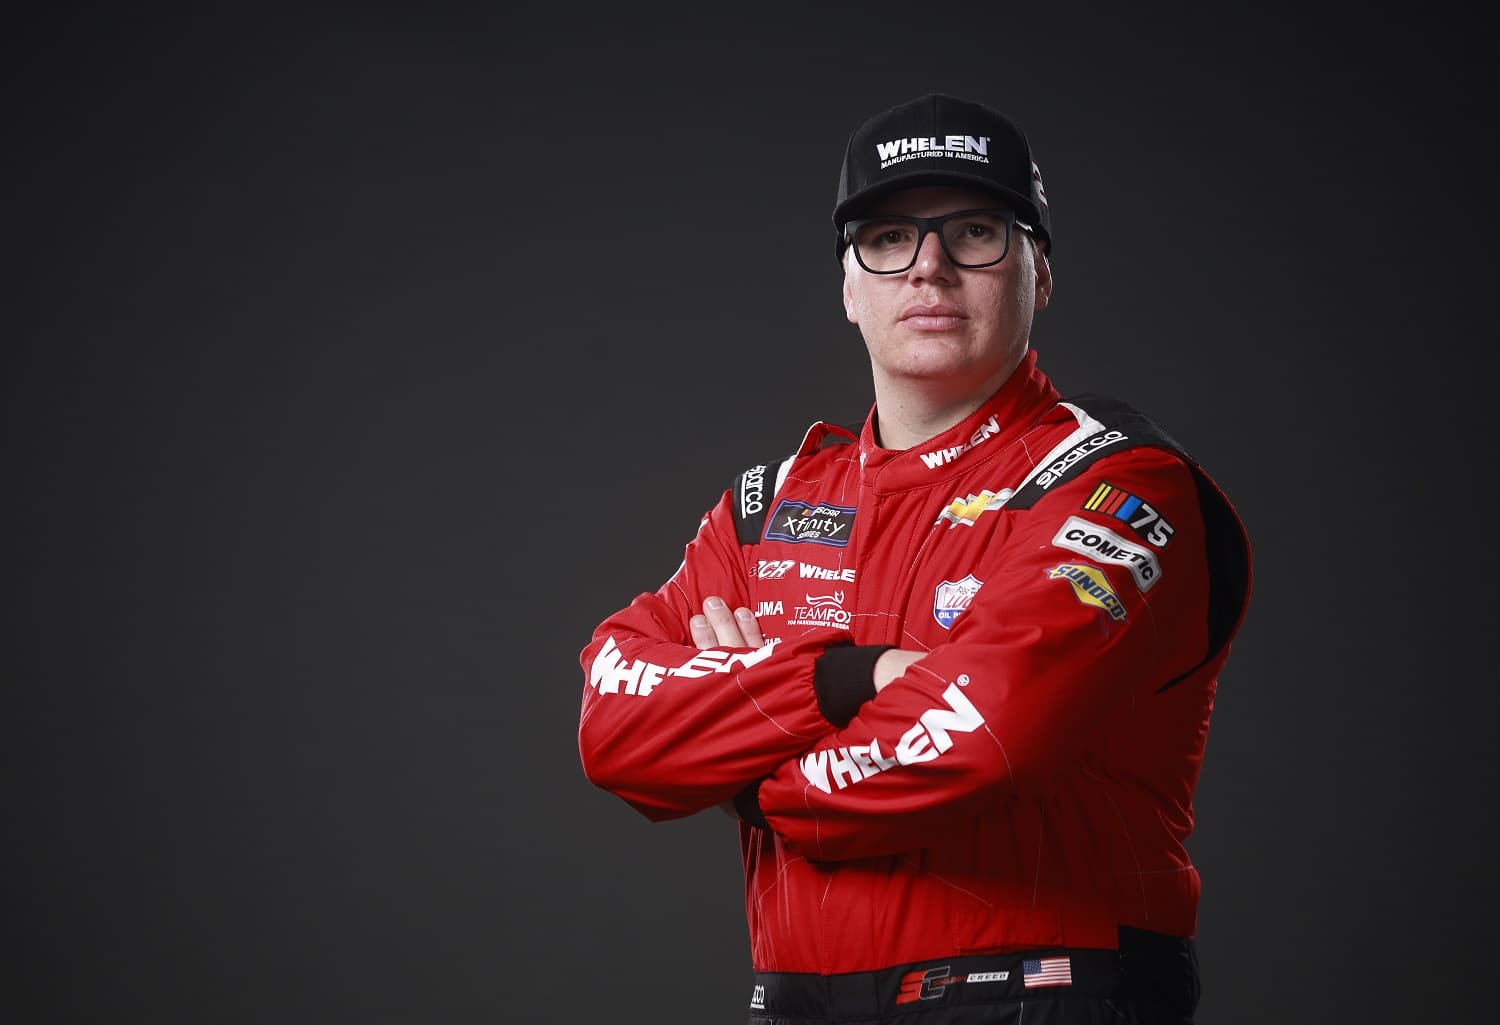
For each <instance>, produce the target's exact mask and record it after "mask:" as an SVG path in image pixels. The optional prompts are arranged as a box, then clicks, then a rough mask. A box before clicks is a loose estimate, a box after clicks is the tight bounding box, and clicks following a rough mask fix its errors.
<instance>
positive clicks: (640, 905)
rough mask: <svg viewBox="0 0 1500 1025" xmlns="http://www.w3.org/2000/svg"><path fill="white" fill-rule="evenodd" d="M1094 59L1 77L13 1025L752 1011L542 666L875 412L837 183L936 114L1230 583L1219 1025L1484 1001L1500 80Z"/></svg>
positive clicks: (963, 19) (681, 52) (788, 34)
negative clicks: (1013, 210)
mask: <svg viewBox="0 0 1500 1025" xmlns="http://www.w3.org/2000/svg"><path fill="white" fill-rule="evenodd" d="M126 6H127V7H129V5H126ZM1036 6H1045V7H1047V8H1048V10H1047V12H1046V13H1040V12H1038V11H1037V10H1035V9H1032V8H1033V7H1036ZM1113 10H1114V13H1111V14H1109V15H1107V16H1104V17H1101V16H1099V14H1098V12H1090V11H1088V10H1087V9H1084V8H1077V9H1065V8H1058V7H1053V6H1051V5H1028V7H1027V8H1021V7H1020V6H1019V5H1010V4H987V5H983V6H982V7H975V8H969V9H965V8H960V7H952V6H951V5H944V6H943V7H942V8H941V9H938V8H935V7H932V6H930V5H929V6H927V7H923V6H920V5H905V6H903V5H894V4H860V5H840V6H839V7H837V8H832V7H829V8H826V9H825V8H814V9H812V10H811V11H801V12H796V13H794V12H792V11H790V10H786V11H782V10H772V9H763V8H757V9H749V8H745V9H736V10H734V11H728V10H720V11H713V12H711V13H705V12H703V11H702V10H699V9H697V8H695V7H692V6H688V5H683V6H681V7H678V8H675V9H673V8H657V9H648V8H644V7H626V8H623V9H621V10H619V11H618V12H616V13H612V14H601V13H600V12H597V11H591V10H587V9H582V8H576V7H573V6H571V5H539V7H538V8H537V9H535V10H531V11H526V12H523V13H520V14H506V13H500V12H498V11H491V12H489V13H484V14H468V13H464V14H460V13H453V12H449V13H442V12H440V11H438V10H437V9H436V8H429V9H428V10H427V11H426V12H425V13H415V12H407V13H392V12H383V13H382V12H372V11H371V10H364V11H361V12H359V13H353V12H350V13H346V14H343V15H333V14H327V13H319V14H313V13H308V12H307V11H303V12H301V13H299V14H296V15H288V16H285V17H280V16H270V15H257V16H254V17H220V16H215V17H200V18H197V19H195V20H194V19H188V20H183V19H182V18H181V17H173V18H167V17H164V16H157V15H153V14H149V13H142V11H141V10H140V9H139V8H134V7H130V8H129V10H128V12H127V13H109V14H101V13H87V12H84V11H79V10H76V9H75V10H74V12H73V13H70V14H66V15H64V14H58V15H54V16H51V17H50V19H49V20H46V21H42V20H37V19H35V18H34V19H33V20H32V21H30V22H27V23H24V24H21V25H16V26H13V28H12V31H10V32H8V33H7V35H8V39H7V42H6V44H5V45H6V47H7V49H8V50H9V51H11V52H10V55H9V57H8V58H7V60H6V62H5V72H4V74H5V82H6V95H7V97H8V98H9V100H10V102H9V103H8V104H7V115H8V116H7V118H6V121H7V123H8V125H9V126H10V131H9V132H8V133H7V136H8V138H7V143H6V152H7V156H8V159H7V160H6V165H7V169H8V171H9V176H10V177H11V178H12V185H11V190H10V195H9V196H8V199H9V200H10V202H9V203H8V204H7V205H8V206H9V207H10V209H11V212H10V214H8V216H7V231H6V235H7V239H8V241H9V242H10V245H9V246H7V249H8V250H9V252H8V254H7V255H8V257H9V260H8V262H9V263H10V265H11V266H10V274H9V275H8V277H9V281H8V282H7V285H8V287H7V292H8V293H12V294H13V298H12V299H11V300H10V301H9V302H7V304H6V305H7V311H6V312H7V317H6V319H7V321H8V322H9V323H10V324H11V327H10V328H9V329H8V330H7V331H6V336H7V337H6V343H7V344H6V346H5V357H4V358H5V372H4V388H5V394H4V416H5V445H6V459H5V467H6V470H7V472H6V480H7V484H6V486H5V489H4V490H5V507H6V520H7V525H8V531H7V540H8V541H9V544H8V546H7V557H6V562H5V576H6V579H7V583H8V584H9V585H10V586H9V587H8V590H9V591H10V593H11V597H12V610H11V614H10V615H9V616H8V617H7V621H6V630H5V638H4V652H5V665H6V669H5V683H6V692H5V693H6V697H7V705H8V708H7V711H6V712H5V714H4V722H5V725H6V727H7V730H6V733H7V739H6V741H5V744H4V765H5V776H4V778H5V782H6V784H7V790H8V792H9V795H8V797H7V800H6V815H5V826H4V834H3V835H4V846H5V848H6V851H7V854H8V855H9V857H8V859H7V860H12V861H13V862H14V865H13V867H12V868H11V869H10V870H8V871H7V873H6V885H5V896H4V906H3V909H0V910H3V919H4V921H5V925H6V927H7V931H8V932H10V933H11V934H12V936H11V939H12V941H13V943H12V946H13V947H14V949H15V950H16V951H17V953H15V954H13V955H12V956H11V957H9V958H8V959H7V964H6V971H5V976H6V978H5V983H4V986H3V991H0V992H3V995H0V1017H3V1018H4V1019H5V1020H7V1021H27V1022H84V1021H97V1022H123V1021H139V1022H151V1023H154V1025H168V1023H179V1022H180V1023H192V1025H199V1023H202V1022H217V1023H225V1025H229V1023H241V1022H320V1023H321V1022H350V1023H356V1022H357V1023H361V1025H370V1023H380V1022H392V1023H396V1022H401V1023H405V1022H432V1023H439V1022H443V1023H446V1022H456V1023H467V1022H483V1021H527V1020H551V1021H561V1022H586V1021H605V1020H608V1021H638V1022H647V1021H650V1022H681V1023H700V1022H733V1021H739V1020H743V1015H744V1013H745V1004H746V998H747V994H748V981H749V968H748V964H747V942H746V938H745V926H744V922H743V915H742V908H741V900H740V894H739V864H738V857H737V851H736V847H735V842H734V840H733V833H732V827H731V825H730V824H729V822H728V821H727V820H726V819H723V818H722V817H720V816H718V815H717V813H713V814H708V815H703V816H699V817H696V818H693V819H689V820H686V821H682V822H677V823H671V824H665V825H650V824H648V823H646V822H645V821H644V820H642V819H639V818H638V817H637V816H636V815H635V814H634V813H633V812H631V811H630V810H629V809H628V808H626V807H625V806H624V805H623V804H621V803H620V802H618V801H616V800H615V799H614V798H612V797H610V796H608V795H606V794H604V793H602V792H598V791H595V790H593V789H592V788H591V787H590V786H589V785H588V783H587V782H586V781H585V780H584V778H583V776H582V773H581V771H580V769H579V767H578V761H577V752H576V746H575V736H574V734H575V727H576V712H577V704H578V699H579V694H580V687H581V673H580V672H579V669H578V666H577V655H578V651H579V649H580V648H581V647H582V645H583V644H584V643H585V641H586V640H587V638H588V635H589V633H590V631H591V629H592V627H593V625H594V624H595V623H596V622H597V621H598V620H599V619H601V618H602V617H603V616H604V615H605V614H606V613H608V612H609V611H612V610H613V609H615V608H616V607H618V606H620V605H623V604H625V603H626V602H627V601H628V600H629V599H630V598H631V597H632V596H633V595H634V594H635V593H636V592H637V591H639V590H645V589H650V588H653V587H655V585H656V584H657V583H658V582H659V581H660V580H661V579H662V578H664V577H665V576H666V575H667V574H669V573H670V572H671V571H672V569H673V568H674V567H675V566H676V564H677V560H678V558H679V555H680V550H681V545H682V544H683V542H685V541H686V540H687V538H688V537H689V536H690V535H691V534H692V532H693V530H694V529H695V527H696V524H697V519H698V516H699V514H700V512H701V511H702V509H704V508H706V507H707V506H708V505H709V504H711V503H712V501H713V500H714V498H715V497H716V495H717V493H718V491H719V490H720V489H721V488H722V487H723V486H724V485H725V484H727V482H728V480H729V478H730V477H731V476H732V475H733V474H734V473H735V472H737V471H738V470H739V469H741V468H742V467H744V466H746V465H749V464H750V463H752V462H755V461H758V460H760V459H764V458H766V457H768V456H772V455H776V454H778V453H783V452H785V451H786V450H788V448H789V447H790V446H792V445H794V444H795V442H796V441H797V439H798V438H800V436H801V432H802V430H803V428H804V427H805V426H806V424H807V423H808V422H810V421H811V420H814V419H817V418H821V417H827V418H830V419H845V420H847V419H855V418H859V417H860V416H862V415H863V413H864V411H865V409H866V408H867V406H868V403H869V401H870V392H869V383H868V376H867V375H868V370H867V366H866V364H865V361H864V358H863V352H862V349H861V345H860V342H859V339H858V335H857V334H856V333H855V331H854V330H853V329H852V328H850V327H849V326H848V325H847V324H845V323H844V322H843V319H842V311H841V308H840V305H839V302H838V286H839V277H838V272H837V268H836V266H835V264H834V261H833V257H832V246H831V241H832V235H831V229H830V227H829V225H828V222H827V217H828V211H829V209H830V207H831V205H832V199H833V191H834V185H835V180H836V173H837V163H838V158H839V155H840V153H841V151H842V147H843V143H844V139H845V137H846V136H847V134H848V132H849V131H850V130H851V129H852V128H853V127H854V126H855V125H856V124H857V123H858V122H859V121H860V120H861V119H862V118H863V117H865V116H866V115H868V114H870V113H873V112H874V111H875V110H878V109H880V108H882V107H885V106H888V105H890V104H893V103H896V102H899V101H901V100H904V99H907V98H909V97H910V96H912V95H916V94H918V93H921V92H925V91H928V90H932V89H941V90H947V91H953V92H958V93H960V94H964V95H969V96H972V97H974V98H977V99H982V100H986V101H988V102H991V103H993V104H995V105H997V106H999V107H1001V108H1002V109H1004V110H1006V111H1008V112H1010V113H1011V114H1013V115H1014V116H1015V117H1016V118H1017V119H1018V120H1019V121H1020V122H1021V123H1022V124H1023V125H1024V126H1025V127H1026V129H1027V131H1028V132H1029V134H1030V136H1031V138H1032V142H1033V145H1034V147H1035V150H1036V153H1037V156H1038V159H1039V161H1040V163H1041V166H1042V169H1043V171H1044V173H1045V175H1046V182H1047V187H1048V194H1049V197H1050V198H1051V201H1052V207H1053V211H1054V217H1055V223H1054V228H1055V234H1056V251H1055V259H1054V263H1053V266H1054V272H1055V275H1056V293H1055V298H1054V306H1053V307H1052V309H1050V310H1048V311H1047V312H1046V313H1044V314H1043V315H1042V317H1041V318H1040V320H1039V322H1038V324H1037V327H1036V330H1035V333H1034V339H1033V340H1034V343H1035V345H1036V347H1037V348H1038V349H1039V350H1040V352H1041V359H1042V364H1043V366H1044V367H1045V368H1046V369H1047V370H1048V371H1049V372H1050V373H1051V374H1052V375H1053V377H1054V379H1055V380H1056V381H1057V382H1058V383H1059V386H1060V387H1062V388H1063V390H1064V391H1065V392H1071V391H1085V390H1106V391H1109V392H1112V393H1115V394H1118V395H1121V396H1124V397H1127V398H1129V399H1131V400H1132V401H1134V402H1135V403H1136V404H1137V405H1139V406H1141V407H1143V408H1145V409H1147V410H1149V411H1151V412H1152V413H1153V414H1154V415H1156V416H1157V418H1158V419H1160V420H1162V421H1163V422H1164V423H1166V424H1167V425H1168V426H1169V428H1170V429H1171V430H1172V431H1173V432H1174V433H1175V434H1176V435H1177V436H1178V437H1179V439H1180V440H1182V441H1183V442H1184V443H1185V444H1186V445H1187V446H1188V447H1189V448H1190V449H1191V450H1192V451H1193V452H1194V453H1195V454H1196V455H1197V456H1198V457H1199V458H1200V459H1201V460H1202V461H1204V462H1205V463H1206V464H1207V465H1208V466H1209V467H1210V468H1211V469H1212V470H1213V471H1214V472H1215V474H1216V475H1217V476H1218V478H1219V479H1220V481H1221V482H1222V484H1223V485H1224V486H1225V487H1226V488H1227V490H1228V491H1229V493H1230V494H1231V495H1232V496H1233V497H1234V499H1235V500H1236V502H1237V504H1238V506H1239V508H1240V510H1241V512H1242V514H1243V516H1244V519H1245V521H1246V522H1247V524H1248V525H1249V528H1250V531H1251V534H1252V538H1253V540H1254V543H1255V550H1256V556H1257V563H1256V567H1257V573H1258V575H1257V587H1256V593H1255V598H1254V603H1253V606H1252V608H1251V612H1250V616H1249V619H1248V621H1247V623H1246V625H1245V628H1244V630H1243V632H1242V634H1241V639H1240V641H1239V644H1238V646H1237V648H1236V650H1235V653H1234V656H1233V658H1232V659H1231V661H1230V664H1229V667H1228V670H1227V671H1226V672H1225V674H1224V677H1223V680H1222V685H1221V689H1220V700H1219V706H1218V709H1217V712H1216V716H1215V721H1214V728H1213V735H1212V737H1211V740H1210V745H1209V752H1208V762H1207V766H1206V769H1205V772H1204V776H1203V780H1202V786H1201V788H1200V791H1199V802H1198V806H1199V830H1198V832H1197V834H1196V835H1195V837H1194V839H1193V841H1192V845H1191V850H1192V852H1193V854H1194V856H1195V858H1196V860H1197V861H1198V863H1199V865H1200V867H1201V869H1202V871H1203V874H1204V878H1205V891H1204V898H1203V904H1202V914H1201V928H1200V941H1201V952H1202V960H1203V969H1204V976H1205V985H1206V994H1205V997H1204V1001H1203V1005H1202V1015H1201V1020H1202V1021H1203V1022H1206V1023H1228V1022H1265V1021H1278V1022H1293V1021H1307V1022H1313V1021H1320V1022H1321V1021H1332V1020H1361V1021H1392V1022H1395V1021H1407V1020H1434V1019H1435V1018H1436V1017H1439V1016H1441V1015H1440V1014H1439V1012H1438V1011H1437V1009H1439V1008H1445V1009H1447V1013H1449V1014H1456V1013H1457V1012H1458V1010H1459V1009H1460V1008H1463V1007H1467V1006H1468V1005H1469V1004H1471V1003H1472V1002H1474V1001H1476V1000H1477V999H1478V997H1479V995H1480V993H1481V992H1483V991H1485V989H1486V988H1487V987H1486V985H1485V984H1486V981H1487V980H1488V978H1489V977H1490V976H1491V975H1492V973H1493V967H1492V962H1493V955H1494V954H1495V952H1496V951H1495V944H1494V941H1493V939H1492V936H1493V927H1492V925H1491V923H1490V921H1489V919H1490V918H1491V917H1492V916H1493V915H1494V914H1495V897H1496V884H1495V873H1494V870H1493V869H1492V867H1491V848H1489V847H1488V846H1487V845H1486V843H1485V842H1484V839H1483V838H1484V836H1485V835H1486V832H1487V826H1488V824H1489V821H1490V820H1491V819H1492V818H1493V815H1494V811H1493V808H1494V804H1493V802H1494V797H1493V793H1494V787H1493V783H1494V779H1495V774H1494V770H1493V769H1492V768H1491V758H1492V754H1491V750H1492V747H1493V745H1492V743H1491V741H1490V738H1491V736H1492V732H1493V724H1494V721H1495V711H1496V700H1495V697H1494V683H1495V681H1494V675H1495V674H1494V670H1493V668H1492V666H1491V664H1490V660H1489V659H1488V658H1484V659H1482V658H1481V657H1480V653H1479V651H1478V645H1477V637H1478V635H1480V634H1481V632H1484V631H1493V629H1494V627H1493V622H1494V617H1495V611H1496V608H1495V596H1494V590H1493V588H1492V587H1491V586H1489V583H1488V581H1489V574H1490V573H1491V572H1492V570H1493V565H1494V564H1493V559H1492V558H1491V557H1490V546H1491V545H1492V544H1493V541H1492V540H1491V539H1490V538H1489V535H1490V533H1492V532H1491V531H1489V530H1487V529H1486V528H1485V524H1487V523H1488V522H1489V520H1490V518H1491V517H1492V516H1493V512H1492V510H1491V507H1490V506H1489V505H1488V504H1487V500H1486V499H1484V498H1483V497H1482V495H1483V492H1482V491H1481V488H1482V487H1483V486H1484V483H1485V478H1487V477H1488V476H1489V474H1488V473H1487V468H1488V466H1490V465H1492V463H1493V456H1492V455H1491V454H1490V453H1489V442H1488V438H1487V434H1486V433H1485V432H1484V431H1483V429H1482V423H1483V420H1482V418H1483V417H1484V414H1485V412H1487V411H1486V410H1485V408H1484V406H1485V402H1486V400H1487V397H1488V394H1489V393H1490V392H1491V391H1492V384H1491V380H1492V379H1491V377H1490V366H1491V361H1490V360H1489V359H1488V356H1487V354H1486V356H1484V357H1483V358H1481V357H1480V356H1479V355H1477V354H1475V350H1476V349H1482V348H1487V347H1488V345H1489V344H1490V342H1491V341H1492V340H1493V338H1494V331H1493V328H1492V327H1491V326H1490V324H1489V322H1488V321H1487V320H1486V321H1481V320H1480V319H1479V299H1478V298H1477V297H1478V296H1479V295H1480V294H1481V293H1482V291H1484V290H1487V289H1489V288H1490V286H1491V281H1492V278H1493V273H1492V272H1493V270H1494V261H1493V259H1492V257H1491V256H1490V243H1489V237H1488V236H1489V235H1490V233H1491V224H1492V218H1491V216H1490V210H1489V208H1488V205H1487V203H1485V202H1481V200H1480V189H1481V187H1485V188H1488V184H1489V183H1488V178H1489V176H1490V174H1491V173H1492V171H1493V166H1494V165H1493V163H1492V162H1491V161H1490V160H1489V158H1488V156H1487V154H1488V153H1489V151H1490V149H1491V147H1490V144H1489V143H1488V141H1487V136H1488V135H1489V134H1490V132H1491V130H1492V127H1493V116H1492V110H1493V106H1492V100H1493V97H1492V96H1491V95H1490V87H1489V83H1490V81H1491V73H1490V72H1489V71H1488V70H1485V69H1487V68H1488V67H1489V61H1488V58H1486V59H1485V60H1483V61H1481V60H1480V59H1479V58H1478V56H1477V55H1475V54H1473V53H1471V52H1469V51H1470V50H1471V49H1472V48H1471V46H1470V44H1469V42H1468V41H1469V40H1470V39H1473V38H1476V30H1475V29H1474V28H1473V26H1466V25H1463V24H1460V23H1455V22H1453V21H1451V20H1448V19H1447V18H1446V16H1442V15H1441V14H1440V12H1437V11H1436V9H1427V8H1424V10H1423V12H1422V18H1421V21H1420V23H1417V22H1416V20H1413V21H1412V22H1410V23H1383V22H1377V21H1374V20H1370V19H1367V18H1357V19H1352V20H1342V19H1337V18H1335V17H1333V16H1325V15H1320V14H1317V13H1316V12H1315V11H1314V10H1312V7H1311V5H1307V6H1306V7H1305V8H1289V9H1287V10H1284V11H1280V12H1274V13H1272V12H1268V11H1267V10H1265V9H1258V10H1257V11H1255V12H1251V11H1238V12H1234V13H1230V14H1225V13H1222V12H1215V13H1212V14H1207V13H1192V12H1191V11H1189V10H1187V9H1183V10H1179V11H1177V12H1175V13H1172V14H1166V13H1147V12H1139V11H1135V10H1133V9H1130V8H1128V7H1126V6H1123V5H1115V6H1114V8H1113Z"/></svg>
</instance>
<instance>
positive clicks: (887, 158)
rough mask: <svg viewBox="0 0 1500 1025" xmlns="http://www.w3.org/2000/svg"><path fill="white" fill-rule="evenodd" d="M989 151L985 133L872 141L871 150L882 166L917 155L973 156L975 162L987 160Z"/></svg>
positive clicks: (916, 156) (984, 162) (911, 158)
mask: <svg viewBox="0 0 1500 1025" xmlns="http://www.w3.org/2000/svg"><path fill="white" fill-rule="evenodd" d="M989 152H990V137H989V136H988V135H979V136H974V135H947V136H942V137H941V138H939V137H938V136H936V135H931V136H928V137H927V138H925V139H923V138H915V139H892V140H890V141H889V142H877V143H876V144H875V153H876V155H877V156H878V157H880V167H881V169H882V170H884V169H885V168H887V167H890V166H892V165H894V164H900V163H903V162H905V161H907V160H915V159H917V158H919V157H955V158H957V159H959V160H973V161H975V162H976V163H980V164H988V163H989V162H990V158H989Z"/></svg>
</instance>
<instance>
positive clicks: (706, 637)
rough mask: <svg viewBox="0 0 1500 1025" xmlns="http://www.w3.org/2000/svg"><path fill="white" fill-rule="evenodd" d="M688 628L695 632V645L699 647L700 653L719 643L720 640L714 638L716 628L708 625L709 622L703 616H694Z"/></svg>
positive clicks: (689, 621)
mask: <svg viewBox="0 0 1500 1025" xmlns="http://www.w3.org/2000/svg"><path fill="white" fill-rule="evenodd" d="M688 628H689V629H690V630H692V631H693V643H694V644H695V645H697V646H698V650H699V651H704V650H706V649H708V648H712V647H714V646H715V645H717V644H718V643H719V638H718V637H716V636H714V628H713V627H711V626H709V625H708V620H707V619H705V618H704V617H703V616H694V617H693V618H692V619H690V620H688Z"/></svg>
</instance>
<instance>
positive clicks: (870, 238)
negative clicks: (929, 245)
mask: <svg viewBox="0 0 1500 1025" xmlns="http://www.w3.org/2000/svg"><path fill="white" fill-rule="evenodd" d="M937 230H938V231H939V235H940V237H941V238H942V241H943V248H944V249H945V250H946V251H947V253H948V259H950V260H952V261H953V262H954V263H955V264H957V265H958V266H960V267H980V266H984V265H986V264H992V263H998V262H999V261H1000V260H1001V258H1003V257H1004V256H1005V251H1006V247H1007V246H1008V245H1009V242H1010V221H1009V219H1007V218H1005V217H1003V216H1000V215H999V214H994V213H987V212H985V211H982V210H973V211H964V212H961V213H959V214H957V215H955V216H951V217H947V218H942V224H941V225H940V227H939V228H938V229H937ZM925 234H926V232H924V231H923V230H922V227H921V225H919V224H918V223H917V222H916V221H914V220H912V219H910V218H907V217H895V216H892V217H882V218H880V219H879V220H872V221H867V222H865V223H863V224H861V225H859V226H858V227H857V228H856V229H855V230H854V233H853V237H852V241H853V243H854V248H855V255H856V256H857V257H858V258H859V262H860V263H861V264H863V265H864V267H865V269H866V270H869V271H873V272H874V273H877V274H889V273H894V272H896V271H903V270H906V269H907V268H908V267H910V266H911V265H912V264H913V263H915V262H916V259H917V250H918V249H919V248H920V246H921V243H922V237H923V235H925Z"/></svg>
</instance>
